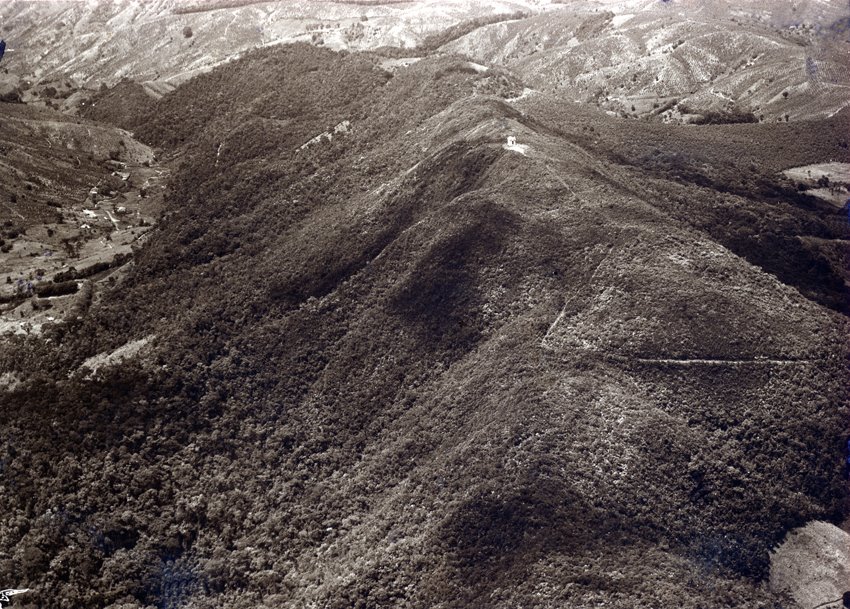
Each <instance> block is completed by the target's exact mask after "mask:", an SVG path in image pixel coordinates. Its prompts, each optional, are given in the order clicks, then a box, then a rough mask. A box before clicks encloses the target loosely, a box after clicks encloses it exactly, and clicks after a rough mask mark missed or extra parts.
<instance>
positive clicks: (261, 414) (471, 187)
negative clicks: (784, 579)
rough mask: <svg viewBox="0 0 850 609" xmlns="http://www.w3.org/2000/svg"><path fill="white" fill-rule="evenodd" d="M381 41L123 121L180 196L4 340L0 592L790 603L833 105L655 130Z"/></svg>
mask: <svg viewBox="0 0 850 609" xmlns="http://www.w3.org/2000/svg"><path fill="white" fill-rule="evenodd" d="M597 25H598V26H599V27H602V28H603V30H601V31H606V30H605V28H608V27H609V26H607V25H604V23H599V24H597ZM594 27H596V26H594ZM383 60H384V57H382V56H377V55H372V54H346V55H343V54H337V53H334V52H332V51H330V50H327V49H318V48H316V47H313V46H309V45H294V46H283V47H279V48H270V49H262V50H257V51H253V52H251V53H247V54H246V55H245V56H243V57H242V58H241V59H239V60H238V61H235V62H232V63H229V64H227V65H224V66H220V67H218V68H216V69H215V70H213V71H211V72H210V73H208V74H204V75H201V76H199V77H197V78H195V79H193V80H191V81H189V82H187V83H185V84H183V85H182V86H180V87H178V88H177V89H175V90H174V91H173V92H171V93H168V94H166V95H164V96H163V97H162V98H161V99H160V100H159V101H158V102H156V103H155V104H154V105H153V106H152V108H151V111H150V112H149V113H147V114H144V115H141V116H135V117H134V120H135V121H136V122H135V124H134V131H135V132H136V135H137V137H139V138H141V139H143V140H144V141H145V142H146V143H148V144H150V145H152V146H155V147H158V148H160V149H161V150H162V152H163V154H164V155H166V156H168V157H170V158H173V159H174V171H175V173H174V175H173V178H172V180H171V181H170V188H169V191H168V198H167V201H166V206H167V213H166V214H164V215H163V217H162V220H161V221H160V223H159V224H158V226H157V227H156V228H155V229H154V231H153V232H152V233H151V234H150V238H149V239H148V240H147V242H146V243H145V245H144V246H143V247H142V248H141V249H140V251H139V252H138V254H137V256H136V258H135V261H134V265H133V266H132V268H131V269H130V270H129V272H128V273H127V276H126V278H125V279H124V280H123V281H122V282H121V283H120V285H116V286H115V288H114V289H112V290H111V291H110V292H109V293H108V294H105V295H104V296H103V298H101V299H100V300H99V301H98V302H96V303H95V304H93V306H92V309H91V311H90V313H89V314H88V315H87V316H86V317H85V318H84V319H81V320H78V321H75V322H73V323H67V324H61V325H57V326H55V327H53V328H50V329H47V330H45V333H44V338H49V339H50V341H51V342H44V341H43V340H39V339H27V338H24V337H19V338H16V339H9V340H8V341H6V342H4V343H3V344H2V346H0V366H2V369H3V370H4V371H6V373H5V374H6V375H7V376H5V377H4V378H6V379H7V381H6V382H7V389H5V390H4V391H2V392H0V415H2V417H3V420H4V425H5V429H6V433H5V434H4V437H3V439H2V440H0V442H2V444H0V451H2V453H0V454H2V455H4V457H3V462H2V463H3V473H4V484H5V485H6V488H7V489H9V491H10V492H7V493H6V495H5V504H4V510H3V512H2V514H0V537H2V538H3V539H4V542H5V543H6V544H7V546H8V547H9V548H11V550H10V551H9V553H8V555H7V556H6V557H5V558H3V559H2V560H0V578H2V579H3V580H4V581H15V582H21V585H26V586H28V587H30V588H32V589H33V592H31V593H30V594H31V597H30V598H31V599H32V602H34V603H47V602H53V603H57V604H67V605H69V606H71V605H73V606H81V607H113V608H117V607H145V606H150V605H153V606H157V607H178V606H180V607H193V608H202V607H203V608H206V607H214V606H221V605H222V604H227V605H229V606H231V607H234V608H235V609H240V608H243V607H244V608H247V607H293V608H294V607H304V606H316V607H329V608H331V607H339V608H340V609H341V608H343V607H360V608H378V607H446V608H450V607H457V608H458V609H460V608H462V607H463V608H466V607H482V608H483V607H504V608H508V607H517V606H523V607H547V606H576V607H581V606H598V605H601V604H603V603H604V604H605V605H606V606H611V607H622V608H633V607H683V606H684V607H707V606H723V607H742V608H743V607H747V608H750V607H754V606H764V607H774V608H775V607H780V606H782V603H783V602H784V601H783V600H782V599H781V598H779V597H776V596H773V595H772V594H771V593H770V592H769V591H767V590H766V589H765V587H764V585H763V578H764V577H765V575H766V572H767V566H768V551H769V550H770V549H771V548H772V547H773V546H774V544H776V543H777V542H778V541H779V540H780V539H781V538H782V536H783V535H784V534H785V532H786V531H787V530H789V529H791V528H793V527H795V526H797V525H799V524H801V523H803V522H806V521H808V520H812V519H828V520H832V521H839V520H840V519H841V518H842V517H843V515H844V510H845V509H846V503H845V498H846V484H845V480H844V478H843V477H842V476H843V472H842V461H843V458H844V454H843V452H842V451H843V448H844V441H845V433H846V420H847V404H846V381H847V369H846V333H847V329H848V328H847V317H846V315H844V314H842V312H844V311H846V309H845V308H844V306H845V304H846V301H844V300H842V297H843V295H844V292H843V290H846V278H845V276H844V275H842V273H844V272H846V271H844V270H841V269H840V268H839V265H830V263H829V260H830V258H828V257H827V256H826V255H824V254H823V252H822V250H819V249H818V248H821V247H823V248H832V250H831V251H833V252H838V253H839V254H840V253H841V252H842V251H846V243H847V241H848V236H850V235H848V228H847V225H846V221H845V220H843V216H842V213H841V210H839V209H836V207H835V206H830V205H827V204H825V203H823V204H822V202H820V201H819V200H817V199H813V198H810V197H808V196H806V195H805V194H804V193H800V192H798V191H797V190H796V188H795V185H794V184H792V183H790V182H787V181H786V180H785V179H784V178H782V177H781V176H780V175H779V174H778V172H779V170H780V169H782V168H784V167H786V166H790V165H798V164H799V165H805V164H807V163H815V162H821V161H823V160H825V159H828V158H834V159H835V160H837V161H844V162H847V161H850V157H848V151H847V146H846V141H845V140H844V139H843V138H845V137H846V126H847V114H846V112H845V113H839V114H836V115H835V116H833V117H832V118H830V119H818V120H813V121H810V122H798V123H795V122H791V123H788V124H785V123H783V124H781V125H778V124H773V123H770V124H750V125H706V126H699V127H694V126H672V125H661V124H658V123H653V122H644V121H627V120H624V119H621V118H616V117H611V116H607V115H606V114H605V113H603V112H599V111H598V110H596V109H593V108H588V107H587V106H586V105H581V104H567V103H565V102H564V101H563V98H562V97H560V96H559V95H557V94H556V95H550V94H536V95H530V96H525V97H521V96H520V95H519V93H520V92H521V90H522V83H521V81H520V80H519V79H517V78H516V77H515V76H513V75H511V74H510V73H507V72H505V71H503V70H496V69H487V68H485V67H482V66H481V65H478V64H473V63H470V61H469V60H468V59H467V58H465V57H462V56H456V55H445V54H443V55H439V56H435V57H428V58H425V59H422V60H421V61H419V62H417V63H414V64H413V65H411V66H408V67H404V68H397V69H396V70H395V71H394V72H387V71H385V70H383V68H382V67H381V66H382V64H383ZM100 103H101V104H102V106H101V107H100V109H99V111H100V112H101V113H102V116H103V117H109V118H110V120H114V121H116V122H120V123H122V124H127V121H129V120H130V117H127V116H122V113H124V112H135V110H134V109H133V107H132V106H127V105H123V104H122V100H121V99H120V98H119V96H112V97H110V96H109V95H106V96H104V97H103V98H102V99H101V102H100ZM339 125H346V126H345V128H344V129H336V127H337V126H339ZM324 133H327V134H328V135H327V136H322V137H319V138H318V139H316V140H314V137H315V136H317V135H321V134H324ZM818 134H821V135H820V136H819V135H818ZM823 134H828V135H827V136H824V135H823ZM509 135H510V136H514V137H516V138H517V144H516V145H514V146H506V138H507V136H509ZM311 141H313V143H311V144H310V145H308V146H306V147H305V146H304V144H305V143H307V142H311ZM792 143H793V145H792ZM754 144H755V145H754ZM842 144H843V145H842ZM806 239H809V241H806ZM812 240H815V241H816V242H817V243H818V244H819V245H817V246H814V245H811V243H813V242H814V241H812ZM793 248H797V249H793ZM842 248H843V249H842ZM122 358H123V359H122ZM93 361H97V362H101V363H102V364H101V365H100V366H99V367H98V368H97V370H96V371H95V370H92V369H91V367H90V366H89V365H87V364H86V362H93ZM8 379H12V380H13V381H14V382H12V380H8ZM48 599H50V600H49V601H48Z"/></svg>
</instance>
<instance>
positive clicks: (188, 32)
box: [183, 25, 194, 38]
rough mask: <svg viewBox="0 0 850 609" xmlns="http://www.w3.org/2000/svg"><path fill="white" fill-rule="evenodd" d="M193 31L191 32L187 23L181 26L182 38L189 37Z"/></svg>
mask: <svg viewBox="0 0 850 609" xmlns="http://www.w3.org/2000/svg"><path fill="white" fill-rule="evenodd" d="M193 34H194V32H192V28H190V27H189V26H188V25H187V26H186V27H184V28H183V38H191V37H192V35H193Z"/></svg>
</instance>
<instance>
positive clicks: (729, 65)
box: [444, 2, 850, 121]
mask: <svg viewBox="0 0 850 609" xmlns="http://www.w3.org/2000/svg"><path fill="white" fill-rule="evenodd" d="M569 6H570V10H564V11H562V12H555V13H550V14H547V15H545V16H538V17H534V18H530V19H525V20H521V21H512V22H508V23H499V24H494V25H489V26H486V27H482V28H480V29H477V30H475V31H474V32H471V33H470V34H468V35H466V36H464V37H463V38H461V39H459V40H457V41H454V42H452V43H450V44H448V45H446V46H445V47H444V49H445V50H447V51H455V52H461V53H465V54H467V55H469V56H470V57H472V58H474V59H475V60H476V61H481V62H485V63H494V64H496V65H503V66H506V67H510V68H511V69H512V70H514V71H515V72H516V73H517V74H518V75H519V76H520V77H521V78H523V79H524V80H525V81H526V83H527V84H528V86H529V87H530V88H533V89H537V90H541V91H546V92H550V93H558V94H559V95H562V96H564V97H565V98H567V99H569V100H575V101H581V102H585V103H593V104H595V105H598V106H599V107H601V108H603V109H606V110H609V111H611V112H614V113H617V114H620V115H623V116H630V117H647V116H649V117H652V116H660V117H661V118H663V119H665V120H672V121H680V120H683V119H684V120H692V119H697V120H699V119H700V117H701V115H702V116H704V115H706V114H709V113H715V114H721V115H722V114H724V113H725V114H727V115H731V116H733V117H734V115H736V114H737V115H740V114H744V113H751V114H752V119H753V120H756V119H760V120H771V121H776V120H786V119H788V120H800V119H806V118H815V117H825V116H830V115H832V114H835V113H836V112H838V111H839V110H841V109H842V108H844V107H846V106H847V105H848V103H850V95H848V92H849V91H850V71H848V69H847V67H846V66H847V65H848V62H850V44H848V41H847V34H846V31H845V33H842V32H841V31H835V32H833V31H830V30H829V29H828V27H827V26H829V25H830V24H832V23H834V22H832V21H829V19H830V17H829V16H824V15H822V16H821V19H826V20H827V21H825V22H824V21H821V22H818V23H817V24H815V23H812V22H811V21H803V20H802V16H801V20H800V22H799V23H802V24H804V25H805V26H806V27H803V25H799V26H798V25H794V24H793V22H791V21H783V18H780V16H776V15H774V17H775V18H774V19H772V20H771V19H770V18H769V17H770V15H771V14H770V12H769V11H768V12H767V13H766V15H759V19H758V20H757V19H756V18H755V16H754V14H755V11H754V10H753V14H751V13H749V12H747V11H746V10H744V9H746V5H744V8H742V9H741V10H739V11H734V10H729V7H728V5H726V6H725V9H722V10H721V8H722V7H720V6H719V5H717V4H714V5H712V4H711V3H708V4H707V5H703V4H701V3H691V4H687V3H677V2H671V3H658V2H655V3H647V5H646V6H639V7H635V8H636V10H634V11H630V12H624V11H625V10H626V9H624V8H623V7H618V8H619V11H618V12H613V11H606V10H603V9H604V8H605V5H603V8H599V7H598V6H591V7H589V6H584V5H581V4H576V3H573V4H570V5H569ZM792 25H794V27H791V26H792ZM816 25H817V28H816ZM682 115H685V116H684V117H683V116H682Z"/></svg>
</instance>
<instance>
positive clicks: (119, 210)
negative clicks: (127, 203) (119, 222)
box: [115, 205, 127, 214]
mask: <svg viewBox="0 0 850 609" xmlns="http://www.w3.org/2000/svg"><path fill="white" fill-rule="evenodd" d="M115 213H116V214H126V213H127V208H126V207H124V206H123V205H120V206H118V208H117V209H116V210H115Z"/></svg>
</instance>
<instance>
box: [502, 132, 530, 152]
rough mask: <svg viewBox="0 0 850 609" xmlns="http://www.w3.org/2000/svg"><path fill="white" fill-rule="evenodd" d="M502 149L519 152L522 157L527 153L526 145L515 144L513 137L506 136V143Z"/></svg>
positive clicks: (514, 137)
mask: <svg viewBox="0 0 850 609" xmlns="http://www.w3.org/2000/svg"><path fill="white" fill-rule="evenodd" d="M502 148H504V149H505V150H512V151H514V152H519V153H520V154H521V155H523V156H525V155H526V153H527V152H528V145H527V144H517V143H516V136H515V135H509V136H508V142H507V143H506V144H503V145H502Z"/></svg>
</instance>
